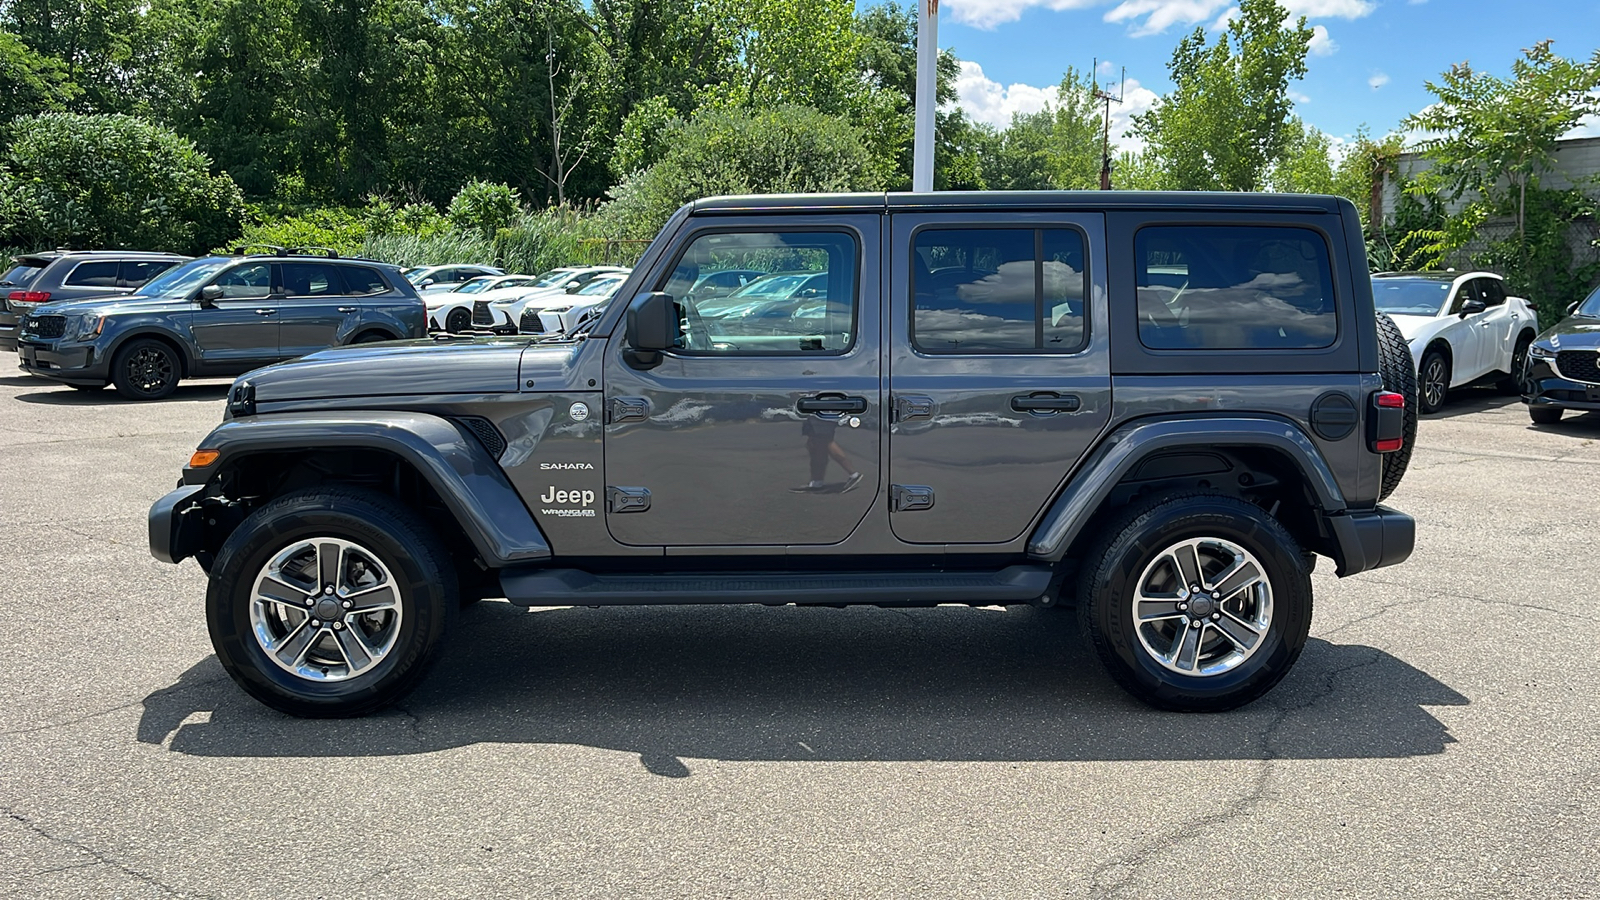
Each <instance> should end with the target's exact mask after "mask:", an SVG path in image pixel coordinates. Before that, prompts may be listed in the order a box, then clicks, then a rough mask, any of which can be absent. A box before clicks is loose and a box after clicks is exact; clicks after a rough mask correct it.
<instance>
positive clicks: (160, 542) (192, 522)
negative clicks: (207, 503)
mask: <svg viewBox="0 0 1600 900" xmlns="http://www.w3.org/2000/svg"><path fill="white" fill-rule="evenodd" d="M205 489H206V486H205V485H204V484H185V485H182V486H180V487H179V488H178V489H177V490H175V491H172V492H171V493H169V494H167V495H166V496H165V497H162V498H161V499H160V500H157V501H156V502H155V505H153V506H151V507H150V555H151V556H154V557H155V558H156V559H159V560H161V561H162V562H166V563H180V562H183V561H184V560H186V559H188V558H189V557H191V556H194V555H195V554H196V553H199V552H200V551H201V550H202V549H203V548H204V539H205V522H204V520H203V519H202V515H203V513H204V510H203V509H202V507H201V505H200V499H201V496H200V495H201V492H202V491H204V490H205Z"/></svg>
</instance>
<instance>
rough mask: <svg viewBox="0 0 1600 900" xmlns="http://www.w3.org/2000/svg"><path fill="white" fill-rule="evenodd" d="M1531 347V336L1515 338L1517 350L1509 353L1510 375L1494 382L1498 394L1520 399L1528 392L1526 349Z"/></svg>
mask: <svg viewBox="0 0 1600 900" xmlns="http://www.w3.org/2000/svg"><path fill="white" fill-rule="evenodd" d="M1531 346H1533V335H1531V334H1525V335H1523V336H1522V337H1519V338H1517V348H1516V349H1515V350H1512V351H1511V374H1509V375H1507V376H1506V377H1504V378H1502V379H1500V380H1499V381H1498V382H1496V384H1495V387H1497V388H1499V389H1500V393H1502V394H1507V395H1510V396H1514V397H1520V396H1522V395H1523V394H1526V393H1527V392H1528V382H1527V378H1528V348H1529V347H1531Z"/></svg>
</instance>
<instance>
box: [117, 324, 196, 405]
mask: <svg viewBox="0 0 1600 900" xmlns="http://www.w3.org/2000/svg"><path fill="white" fill-rule="evenodd" d="M182 377H183V361H182V360H180V359H179V358H178V351H176V350H174V349H172V345H170V344H168V343H166V342H165V341H158V340H156V339H155V338H135V339H134V340H131V341H129V342H128V343H126V344H124V345H123V346H122V348H121V349H120V350H118V351H117V355H116V356H115V357H114V358H113V359H112V360H111V383H112V384H114V385H116V386H117V393H119V394H121V395H122V396H124V397H127V398H128V399H129V400H160V399H162V398H164V397H168V396H171V394H172V392H173V391H175V390H177V389H178V379H179V378H182Z"/></svg>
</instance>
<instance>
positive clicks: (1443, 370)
mask: <svg viewBox="0 0 1600 900" xmlns="http://www.w3.org/2000/svg"><path fill="white" fill-rule="evenodd" d="M1449 396H1450V360H1448V359H1446V358H1445V355H1444V353H1442V352H1440V351H1438V350H1434V349H1431V348H1430V349H1429V350H1427V351H1425V352H1423V354H1422V363H1421V364H1420V365H1418V366H1417V409H1418V410H1419V411H1420V412H1422V413H1436V412H1438V411H1439V410H1441V409H1443V408H1444V401H1445V399H1446V398H1447V397H1449Z"/></svg>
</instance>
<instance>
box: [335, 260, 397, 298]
mask: <svg viewBox="0 0 1600 900" xmlns="http://www.w3.org/2000/svg"><path fill="white" fill-rule="evenodd" d="M340 271H341V272H342V273H343V274H344V283H345V289H346V290H347V291H348V292H349V293H351V294H355V295H364V294H381V293H383V292H384V291H387V290H388V289H389V285H388V283H386V282H385V281H384V280H383V276H382V275H379V274H378V271H377V270H376V269H369V268H367V267H366V266H342V267H340Z"/></svg>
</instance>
